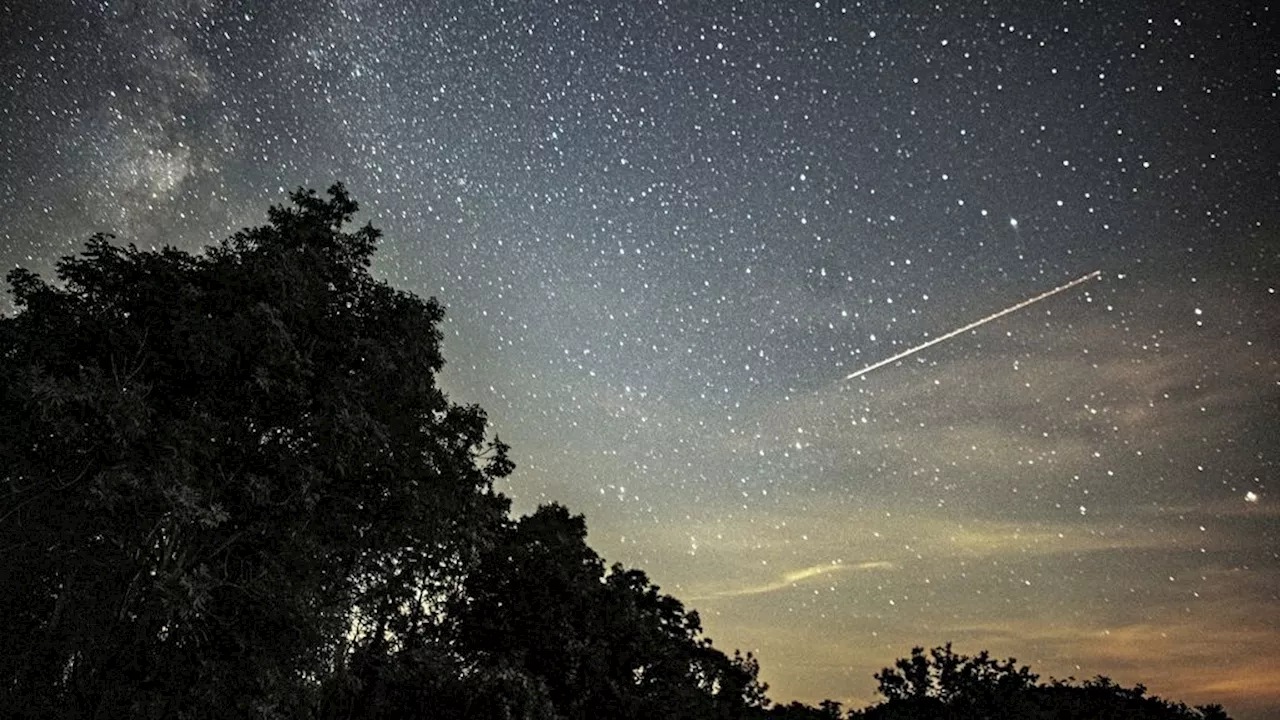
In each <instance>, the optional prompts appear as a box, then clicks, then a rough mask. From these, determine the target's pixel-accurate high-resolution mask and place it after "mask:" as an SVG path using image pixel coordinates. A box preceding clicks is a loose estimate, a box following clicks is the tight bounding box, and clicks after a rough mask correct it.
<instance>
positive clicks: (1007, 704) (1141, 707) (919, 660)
mask: <svg viewBox="0 0 1280 720" xmlns="http://www.w3.org/2000/svg"><path fill="white" fill-rule="evenodd" d="M875 677H876V679H877V680H878V681H879V682H880V693H881V694H882V695H884V696H885V698H886V699H887V702H885V703H883V704H881V705H877V706H875V707H871V708H867V709H865V710H861V711H855V712H851V713H850V714H849V717H850V718H866V719H867V720H917V719H923V718H950V719H952V720H980V719H985V718H991V717H1001V718H1010V720H1095V719H1096V718H1112V717H1115V718H1120V717H1123V718H1127V719H1128V720H1228V718H1227V715H1226V713H1225V712H1224V711H1223V710H1222V707H1221V706H1217V705H1210V706H1204V707H1200V708H1195V709H1192V708H1188V707H1187V706H1186V705H1183V704H1181V703H1173V702H1169V701H1166V700H1162V699H1160V698H1158V697H1154V696H1149V695H1147V691H1146V688H1145V687H1143V686H1142V685H1137V686H1135V687H1133V688H1125V687H1121V686H1119V685H1116V684H1115V683H1113V682H1112V681H1111V680H1110V679H1109V678H1106V677H1098V678H1095V679H1094V680H1088V681H1085V682H1084V683H1081V684H1074V681H1071V680H1067V681H1061V680H1053V681H1051V682H1050V683H1048V684H1037V680H1038V679H1039V676H1038V675H1036V674H1034V673H1032V672H1031V670H1030V669H1029V668H1027V667H1026V666H1025V665H1024V666H1022V667H1018V666H1017V661H1016V660H1014V659H1013V658H1009V659H1008V660H1004V661H1000V660H995V659H993V658H992V657H991V656H990V655H989V654H988V653H987V652H986V651H985V650H984V651H982V652H981V653H979V654H978V655H976V656H973V657H970V656H967V655H961V654H959V653H956V652H954V651H952V649H951V644H950V643H948V644H947V645H945V646H943V647H939V648H934V649H932V650H930V651H929V653H928V654H925V651H924V649H923V648H914V649H912V651H911V656H910V657H909V658H900V659H899V660H898V661H897V662H896V663H895V664H894V667H892V668H884V669H883V670H881V671H880V672H879V673H877V674H876V676H875Z"/></svg>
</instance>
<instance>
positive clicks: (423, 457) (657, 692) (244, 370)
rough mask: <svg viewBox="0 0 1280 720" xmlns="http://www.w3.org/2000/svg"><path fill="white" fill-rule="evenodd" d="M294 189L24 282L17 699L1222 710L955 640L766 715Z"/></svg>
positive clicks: (5, 516)
mask: <svg viewBox="0 0 1280 720" xmlns="http://www.w3.org/2000/svg"><path fill="white" fill-rule="evenodd" d="M292 201H293V203H292V206H291V207H273V208H271V209H270V211H269V223H268V224H267V225H265V226H263V227H259V228H254V229H249V230H245V231H242V232H240V233H237V234H236V235H235V236H233V237H232V238H230V239H229V240H227V241H225V242H223V243H221V244H219V245H216V246H214V247H210V248H208V249H207V251H206V252H205V253H204V254H202V255H190V254H187V253H183V252H179V251H176V250H173V249H163V250H160V251H144V250H139V249H137V248H135V247H132V246H130V247H120V246H117V245H115V244H112V242H111V241H110V238H108V237H105V236H97V237H94V238H93V239H91V240H90V241H89V243H88V247H87V249H86V250H85V251H84V252H83V253H82V254H80V255H78V256H73V257H68V258H65V259H64V260H63V261H62V262H61V263H60V264H59V265H58V280H59V282H58V283H55V284H51V283H48V282H46V281H44V280H42V279H40V278H39V277H37V276H35V275H34V274H32V273H30V272H27V271H25V270H22V269H18V270H14V271H12V272H11V273H9V276H8V279H9V284H10V286H11V289H12V293H13V297H14V300H15V303H16V306H17V307H18V309H19V310H18V312H17V314H15V315H14V316H12V317H0V637H2V638H3V640H2V641H0V642H2V643H3V645H2V646H0V716H2V717H13V718H19V717H30V718H36V717H39V718H126V717H127V718H214V717H219V718H220V717H244V718H250V717H252V718H299V719H301V718H315V719H317V720H319V719H330V718H331V719H333V720H337V719H339V718H341V719H346V720H355V719H357V718H359V719H369V720H372V719H374V718H413V717H423V718H430V717H440V718H477V719H478V718H511V719H515V718H522V719H528V720H534V719H546V720H557V719H563V720H579V719H586V718H690V719H700V718H708V719H711V718H716V719H729V718H764V717H775V718H841V717H845V716H847V717H850V718H853V717H865V718H923V717H946V718H970V717H973V718H977V717H992V716H999V717H1027V718H1041V717H1045V718H1049V717H1052V718H1077V717H1078V718H1085V717H1121V716H1123V717H1132V718H1170V719H1179V720H1181V719H1191V718H1201V719H1207V718H1225V717H1226V715H1225V714H1224V713H1222V711H1221V709H1220V708H1201V709H1197V710H1192V709H1188V708H1186V707H1184V706H1181V705H1174V704H1171V703H1167V702H1165V701H1161V700H1158V699H1156V698H1151V697H1147V696H1146V695H1145V692H1144V691H1143V689H1142V688H1141V687H1139V688H1136V689H1132V690H1130V689H1125V688H1121V687H1118V686H1116V685H1114V684H1112V683H1110V681H1107V680H1105V679H1103V678H1099V679H1098V680H1095V681H1090V682H1086V683H1084V684H1081V685H1074V684H1069V683H1060V682H1054V683H1051V684H1049V685H1039V684H1036V681H1037V677H1036V676H1035V675H1032V674H1031V673H1030V671H1029V670H1027V669H1026V668H1015V667H1014V665H1013V661H1011V660H1010V661H1007V662H997V661H994V660H992V659H990V658H989V657H988V656H987V655H986V654H982V655H979V656H977V657H974V658H969V657H965V656H961V655H957V654H954V653H952V651H951V649H950V646H947V647H946V648H939V649H936V650H934V651H932V652H931V653H930V654H928V655H926V654H924V653H923V652H922V651H920V650H917V651H916V652H914V653H913V654H912V656H911V657H910V658H909V659H904V660H901V661H899V662H898V664H897V666H896V667H895V668H886V669H885V670H884V671H883V672H882V673H881V674H880V675H878V676H877V677H878V679H879V680H880V689H881V692H882V693H883V694H884V696H885V697H886V700H887V701H886V702H885V703H884V704H882V705H879V706H876V707H873V708H868V709H866V710H862V711H851V712H849V713H847V715H844V714H843V711H842V709H841V707H840V704H839V703H836V702H832V701H826V702H824V703H822V704H821V705H820V706H819V707H816V708H815V707H809V706H806V705H802V704H799V703H792V704H790V705H786V706H782V705H778V706H772V707H771V706H770V705H771V704H770V702H769V700H768V698H767V697H766V695H765V691H766V688H765V686H764V685H763V684H762V683H760V682H759V680H758V677H757V676H758V672H759V665H758V663H757V662H756V659H755V658H754V657H752V656H751V655H750V654H748V655H745V656H744V655H741V654H737V653H735V654H734V655H733V656H732V657H730V656H727V655H725V654H724V653H723V652H721V651H719V650H717V649H716V648H714V647H713V646H712V644H711V642H710V641H709V640H708V639H707V638H706V637H705V636H704V635H703V634H702V627H701V624H700V622H699V619H698V615H697V613H696V612H693V611H689V610H686V609H685V608H684V606H683V605H682V604H681V603H680V602H679V601H678V600H676V599H675V598H673V597H671V596H669V595H665V594H663V593H661V592H659V589H658V588H657V587H656V586H654V585H653V584H652V583H650V581H649V579H648V578H647V577H646V576H645V574H644V573H643V572H640V571H638V570H628V569H626V568H623V567H621V566H619V565H614V566H612V567H609V568H606V566H605V563H604V561H603V560H602V559H601V558H600V557H599V556H598V555H597V554H596V553H595V552H594V551H593V550H592V549H591V548H590V547H589V546H588V545H587V542H586V536H587V529H586V523H585V521H584V520H583V518H582V517H581V516H576V515H573V514H571V513H570V512H569V511H568V510H566V509H565V508H563V507H560V506H558V505H550V506H544V507H542V508H539V509H538V510H537V511H536V512H535V513H533V514H532V515H529V516H527V517H524V518H520V519H518V520H513V519H510V518H509V517H508V503H507V500H506V498H504V497H503V496H502V495H501V494H500V493H497V492H495V491H494V489H493V481H494V480H495V479H496V478H499V477H502V476H505V475H507V474H508V473H509V472H510V471H511V470H512V465H511V463H510V462H509V461H508V459H507V456H506V446H504V445H503V444H502V443H501V442H500V441H498V440H497V439H496V437H495V438H494V439H493V440H489V439H488V433H487V421H486V418H485V415H484V413H483V411H482V410H480V409H479V408H478V407H475V406H460V405H455V404H453V403H451V402H450V401H449V400H448V399H447V398H446V397H445V395H444V394H443V393H442V392H441V391H440V390H439V388H437V387H436V384H435V376H436V373H437V372H438V371H439V369H440V367H441V365H442V363H443V359H442V357H441V354H440V334H439V330H438V328H437V325H438V323H439V322H440V320H441V318H442V316H443V310H442V308H441V307H440V305H438V304H437V303H436V302H435V300H422V299H420V298H417V297H415V296H413V295H410V294H406V293H403V292H399V291H397V290H394V289H392V288H391V287H389V286H387V285H386V284H385V283H383V282H380V281H377V280H375V279H373V278H372V277H371V276H370V274H369V272H368V267H369V263H370V257H371V255H372V253H373V251H374V249H375V245H376V242H377V239H378V232H377V231H376V230H375V229H374V228H372V227H370V226H365V227H363V228H358V229H354V230H352V229H349V228H348V225H349V223H350V221H351V218H352V216H353V214H354V213H355V211H356V204H355V203H354V202H353V201H352V200H351V199H350V198H349V197H348V196H347V193H346V192H345V191H344V189H343V188H342V186H341V185H337V186H334V187H333V188H331V189H330V190H329V193H328V196H327V197H326V198H321V197H319V196H317V195H316V194H315V193H311V192H303V191H298V192H296V193H294V194H293V195H292ZM1108 713H1110V714H1108Z"/></svg>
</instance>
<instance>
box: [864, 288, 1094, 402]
mask: <svg viewBox="0 0 1280 720" xmlns="http://www.w3.org/2000/svg"><path fill="white" fill-rule="evenodd" d="M1101 276H1102V271H1101V270H1094V271H1093V272H1091V273H1089V274H1088V275H1085V276H1083V277H1078V278H1076V279H1075V280H1072V281H1071V282H1069V283H1067V284H1066V285H1059V286H1058V287H1056V288H1054V289H1052V290H1048V291H1046V292H1042V293H1040V294H1039V295H1037V296H1035V297H1033V298H1031V299H1029V300H1023V301H1022V302H1020V303H1018V304H1017V305H1014V306H1012V307H1007V308H1005V309H1004V310H1001V311H1000V312H998V313H995V314H994V315H988V316H986V317H984V318H982V319H981V320H975V321H974V322H971V323H969V324H968V325H965V326H964V327H962V328H960V329H959V330H952V331H951V332H949V333H947V334H946V335H939V336H938V337H936V338H934V339H932V340H930V341H929V342H927V343H923V344H921V345H917V346H915V347H913V348H911V349H910V350H903V351H902V352H900V353H898V354H897V355H894V356H893V357H891V358H887V359H885V360H881V361H880V362H878V363H876V364H874V365H868V366H866V367H864V368H862V369H861V370H859V371H857V372H855V373H850V374H849V375H847V376H846V377H845V380H852V379H854V378H856V377H858V376H859V375H866V374H867V373H869V372H871V371H872V370H875V369H876V368H882V367H884V366H885V365H888V364H889V363H891V362H897V361H898V360H901V359H902V358H904V357H907V356H908V355H914V354H916V353H918V352H920V351H921V350H924V349H925V348H929V347H933V346H934V345H937V344H938V343H940V342H942V341H943V340H950V339H951V338H953V337H955V336H957V335H960V334H961V333H966V332H968V331H970V330H972V329H974V328H976V327H978V326H980V325H986V324H987V323H989V322H991V321H992V320H996V319H999V318H1002V317H1004V316H1005V315H1008V314H1009V313H1012V312H1017V311H1019V310H1021V309H1022V308H1024V307H1026V306H1028V305H1031V304H1032V303H1038V302H1040V301H1041V300H1043V299H1045V298H1047V297H1049V296H1050V295H1057V294H1058V293H1060V292H1062V291H1063V290H1069V289H1071V288H1073V287H1075V286H1076V285H1079V284H1080V283H1082V282H1084V281H1086V280H1091V279H1093V278H1096V277H1101Z"/></svg>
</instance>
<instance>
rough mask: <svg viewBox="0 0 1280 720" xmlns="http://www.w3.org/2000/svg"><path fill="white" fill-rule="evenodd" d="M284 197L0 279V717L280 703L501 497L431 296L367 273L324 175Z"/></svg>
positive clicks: (373, 624)
mask: <svg viewBox="0 0 1280 720" xmlns="http://www.w3.org/2000/svg"><path fill="white" fill-rule="evenodd" d="M292 200H293V207H288V208H285V207H272V208H271V209H270V211H269V224H267V225H265V226H263V227H258V228H254V229H249V230H245V231H242V232H240V233H237V234H236V235H235V236H233V237H232V238H230V239H229V240H227V241H225V242H223V243H221V244H219V245H217V246H215V247H212V248H209V249H208V250H207V252H206V253H205V254H204V255H201V256H193V255H189V254H187V253H183V252H179V251H177V250H173V249H170V248H165V249H163V250H160V251H143V250H139V249H137V248H136V247H133V246H129V247H118V246H116V245H113V244H111V242H110V239H109V238H108V237H105V236H101V235H99V236H95V237H94V238H93V239H92V240H90V241H89V243H88V247H87V249H86V250H85V251H84V252H83V253H82V254H81V255H79V256H73V257H67V258H64V259H63V260H62V261H61V262H60V263H59V264H58V267H57V273H58V278H59V280H60V281H61V286H56V285H51V284H49V283H46V282H44V281H43V280H41V279H40V278H38V277H37V276H35V275H34V274H32V273H30V272H28V271H26V270H22V269H19V270H14V271H12V272H11V273H9V282H10V285H11V287H12V292H13V295H14V299H15V302H16V305H17V306H18V307H19V309H20V310H19V312H18V313H17V314H16V315H15V316H13V317H4V318H0V357H2V358H3V362H0V458H3V466H0V503H2V504H0V552H3V557H4V558H5V562H4V565H3V578H0V580H3V583H2V585H3V588H4V590H3V593H0V596H2V597H0V632H3V634H4V637H5V638H6V640H5V642H6V646H5V647H4V648H3V652H0V683H3V685H4V687H6V688H7V689H9V690H10V691H11V692H8V693H6V696H7V699H8V700H9V701H10V705H11V707H6V708H0V714H3V715H6V716H13V714H12V713H11V712H9V711H10V710H13V711H14V712H17V711H19V710H20V711H22V712H25V713H28V714H31V715H38V716H45V717H48V716H56V715H58V714H66V715H74V716H77V717H80V716H83V717H94V716H98V717H125V716H129V717H161V716H164V717H178V716H183V715H189V716H200V715H203V714H205V710H207V709H208V708H211V707H219V708H221V711H222V712H226V711H227V710H228V704H230V706H231V707H235V708H237V709H238V710H239V711H240V712H242V713H243V714H246V715H257V716H263V717H272V716H282V715H288V714H291V713H292V712H294V711H295V710H297V709H298V708H303V707H306V706H307V705H308V704H309V703H310V702H311V698H310V693H311V692H312V688H313V686H314V682H312V680H314V678H316V677H319V676H320V675H322V674H324V673H326V672H327V671H328V670H329V668H330V666H331V664H332V660H333V650H334V648H335V647H336V646H337V644H338V643H339V641H340V640H342V639H343V638H344V636H345V635H346V634H347V632H348V630H349V629H350V627H351V625H352V622H353V621H356V622H358V623H359V624H360V627H361V628H362V629H363V630H364V631H365V634H366V635H369V634H375V635H377V636H378V637H379V638H381V639H388V638H391V637H393V636H394V635H395V634H396V633H404V632H406V631H407V630H408V624H409V623H411V622H413V621H415V618H412V617H410V616H407V615H406V614H405V613H401V612H400V610H401V609H402V608H405V607H407V606H411V605H413V604H414V603H415V602H417V601H419V600H421V599H424V598H425V597H428V596H432V595H436V594H439V593H442V592H445V591H447V589H448V588H449V587H450V586H451V584H454V585H456V582H455V581H456V573H455V572H454V569H455V568H456V567H458V566H459V565H460V564H462V563H465V562H466V561H467V560H468V559H469V558H470V557H472V556H473V555H474V553H475V549H476V547H477V545H478V543H480V542H481V541H482V540H483V538H484V536H485V533H486V532H488V530H489V529H490V528H494V527H496V523H497V522H498V520H499V519H500V518H501V517H502V516H503V514H504V513H505V510H506V502H505V500H504V499H503V498H501V497H500V496H498V495H496V494H495V493H493V492H492V490H491V483H492V480H493V479H494V478H496V477H498V476H501V475H504V474H506V473H507V472H508V471H509V470H510V467H511V466H510V463H509V462H508V461H507V459H506V455H505V446H503V445H501V444H500V443H497V442H495V443H493V444H491V445H489V446H488V449H487V450H485V427H486V421H485V416H484V413H483V412H481V411H480V410H479V408H476V407H473V406H458V405H453V404H451V403H449V402H448V400H447V399H446V397H445V396H444V394H443V393H442V392H441V391H440V390H439V389H438V388H437V387H436V385H435V382H434V377H435V373H436V372H437V371H438V370H439V369H440V367H441V364H442V358H441V355H440V348H439V342H440V334H439V331H438V329H437V327H436V326H437V324H438V323H439V322H440V320H441V318H442V314H443V310H442V308H441V307H440V306H439V305H438V304H437V303H436V302H435V301H434V300H426V301H423V300H421V299H419V298H417V297H414V296H412V295H409V294H406V293H403V292H398V291H395V290H393V289H391V288H390V287H388V286H387V285H386V284H384V283H382V282H378V281H375V280H374V279H372V278H371V277H370V275H369V272H368V266H369V263H370V256H371V254H372V252H373V250H374V247H375V244H376V241H377V238H378V231H377V230H375V229H374V228H372V227H371V226H365V227H363V228H360V229H356V230H354V231H347V230H346V229H345V226H346V225H347V223H349V221H350V220H351V217H352V214H353V213H354V212H355V211H356V209H357V208H356V204H355V202H353V201H352V200H351V199H350V198H349V197H348V196H347V193H346V192H345V190H344V189H343V187H342V186H341V185H335V186H334V187H333V188H331V189H330V190H329V194H328V197H327V198H320V197H317V196H316V195H315V194H314V193H310V192H302V191H298V192H296V193H294V194H293V195H292ZM482 454H483V455H484V457H481V455H482ZM371 619H372V620H371ZM417 620H420V618H417ZM202 708H203V709H205V710H202Z"/></svg>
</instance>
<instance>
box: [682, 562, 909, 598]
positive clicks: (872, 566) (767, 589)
mask: <svg viewBox="0 0 1280 720" xmlns="http://www.w3.org/2000/svg"><path fill="white" fill-rule="evenodd" d="M896 567H897V565H895V564H894V563H891V562H888V561H885V560H874V561H870V562H863V563H858V564H856V565H848V564H845V563H839V562H837V563H829V564H826V565H813V566H810V567H807V568H803V569H800V570H795V571H792V572H788V573H785V574H783V576H782V577H781V578H778V579H776V580H774V581H772V582H767V583H763V584H760V585H752V586H749V587H739V588H731V589H726V590H719V591H716V592H712V593H708V594H705V595H701V596H698V597H692V598H690V600H712V599H716V598H731V597H744V596H748V595H764V594H766V593H772V592H777V591H779V590H786V589H789V588H793V587H796V586H797V585H800V584H801V583H804V582H808V581H810V580H813V579H815V578H820V577H823V576H826V575H832V574H836V573H847V572H857V571H867V570H893V569H895V568H896Z"/></svg>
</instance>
